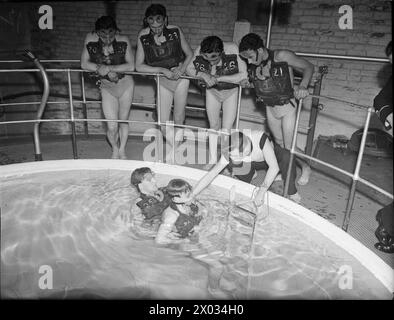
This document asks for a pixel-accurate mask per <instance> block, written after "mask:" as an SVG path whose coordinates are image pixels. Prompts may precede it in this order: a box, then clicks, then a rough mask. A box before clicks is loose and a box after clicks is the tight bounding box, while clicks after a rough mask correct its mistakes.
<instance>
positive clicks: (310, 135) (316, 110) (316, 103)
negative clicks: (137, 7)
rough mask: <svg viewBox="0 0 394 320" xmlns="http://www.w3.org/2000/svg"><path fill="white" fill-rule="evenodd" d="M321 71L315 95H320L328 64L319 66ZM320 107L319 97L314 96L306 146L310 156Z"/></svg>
mask: <svg viewBox="0 0 394 320" xmlns="http://www.w3.org/2000/svg"><path fill="white" fill-rule="evenodd" d="M319 73H320V75H319V77H318V79H317V81H316V82H315V85H314V87H313V95H314V96H319V95H320V91H321V85H322V81H323V76H324V75H325V74H326V73H327V66H321V67H320V68H319ZM319 107H320V104H319V98H315V97H313V98H312V103H311V114H310V116H309V125H308V127H309V129H308V135H307V138H306V148H305V154H307V155H308V156H310V155H312V146H313V138H314V137H315V129H316V120H317V115H318V113H319Z"/></svg>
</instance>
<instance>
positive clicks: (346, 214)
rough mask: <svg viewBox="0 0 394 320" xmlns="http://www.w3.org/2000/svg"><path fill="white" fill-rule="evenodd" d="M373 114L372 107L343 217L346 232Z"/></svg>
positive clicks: (368, 113)
mask: <svg viewBox="0 0 394 320" xmlns="http://www.w3.org/2000/svg"><path fill="white" fill-rule="evenodd" d="M371 114H372V108H368V112H367V119H366V120H365V126H364V130H363V136H362V138H361V143H360V149H359V150H358V156H357V162H356V168H355V170H354V174H353V178H352V179H353V180H352V187H351V189H350V195H349V199H348V201H347V206H346V213H345V216H344V218H343V223H342V229H343V230H345V231H346V232H347V229H348V227H349V221H350V214H351V211H352V208H353V203H354V197H355V195H356V187H357V182H358V179H359V173H360V168H361V162H362V160H363V154H364V148H365V142H366V140H367V134H368V127H369V121H370V120H371Z"/></svg>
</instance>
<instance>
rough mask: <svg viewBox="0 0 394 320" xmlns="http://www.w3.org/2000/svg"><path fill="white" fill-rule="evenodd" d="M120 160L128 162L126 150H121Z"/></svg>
mask: <svg viewBox="0 0 394 320" xmlns="http://www.w3.org/2000/svg"><path fill="white" fill-rule="evenodd" d="M119 158H120V159H122V160H127V156H126V152H125V151H124V150H119Z"/></svg>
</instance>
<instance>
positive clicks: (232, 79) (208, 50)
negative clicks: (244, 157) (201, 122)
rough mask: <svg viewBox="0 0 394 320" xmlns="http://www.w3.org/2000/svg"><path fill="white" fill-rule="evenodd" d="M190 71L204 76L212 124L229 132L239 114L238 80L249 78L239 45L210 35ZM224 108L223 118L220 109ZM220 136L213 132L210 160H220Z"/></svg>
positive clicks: (195, 56) (197, 51) (213, 126)
mask: <svg viewBox="0 0 394 320" xmlns="http://www.w3.org/2000/svg"><path fill="white" fill-rule="evenodd" d="M187 73H188V74H189V75H190V76H193V77H200V78H201V79H202V80H203V81H199V83H201V84H202V86H203V87H205V88H206V98H205V105H206V109H207V115H208V120H209V126H210V128H211V129H214V130H220V129H221V130H222V131H229V130H230V129H231V128H232V127H233V125H234V121H235V118H236V116H237V102H238V83H240V82H241V80H243V79H247V69H246V64H245V62H244V61H243V60H242V59H241V58H240V57H239V55H238V46H237V45H236V44H235V43H232V42H225V43H223V41H222V40H221V39H220V38H219V37H217V36H209V37H206V38H205V39H204V40H203V41H202V42H201V44H200V46H198V47H197V49H196V50H195V52H194V57H193V60H192V62H191V63H190V64H189V65H188V67H187ZM221 109H223V114H222V119H220V110H221ZM217 140H218V135H217V134H213V133H210V134H209V163H210V164H215V163H216V162H217V160H218V159H217Z"/></svg>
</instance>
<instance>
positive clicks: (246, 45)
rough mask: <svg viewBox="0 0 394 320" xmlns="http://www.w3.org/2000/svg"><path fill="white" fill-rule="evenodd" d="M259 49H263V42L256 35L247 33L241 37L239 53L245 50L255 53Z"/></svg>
mask: <svg viewBox="0 0 394 320" xmlns="http://www.w3.org/2000/svg"><path fill="white" fill-rule="evenodd" d="M260 48H264V40H263V39H261V37H260V36H259V35H258V34H256V33H248V34H247V35H245V36H243V37H242V39H241V42H240V43H239V52H242V51H246V50H253V51H257V49H260Z"/></svg>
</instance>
